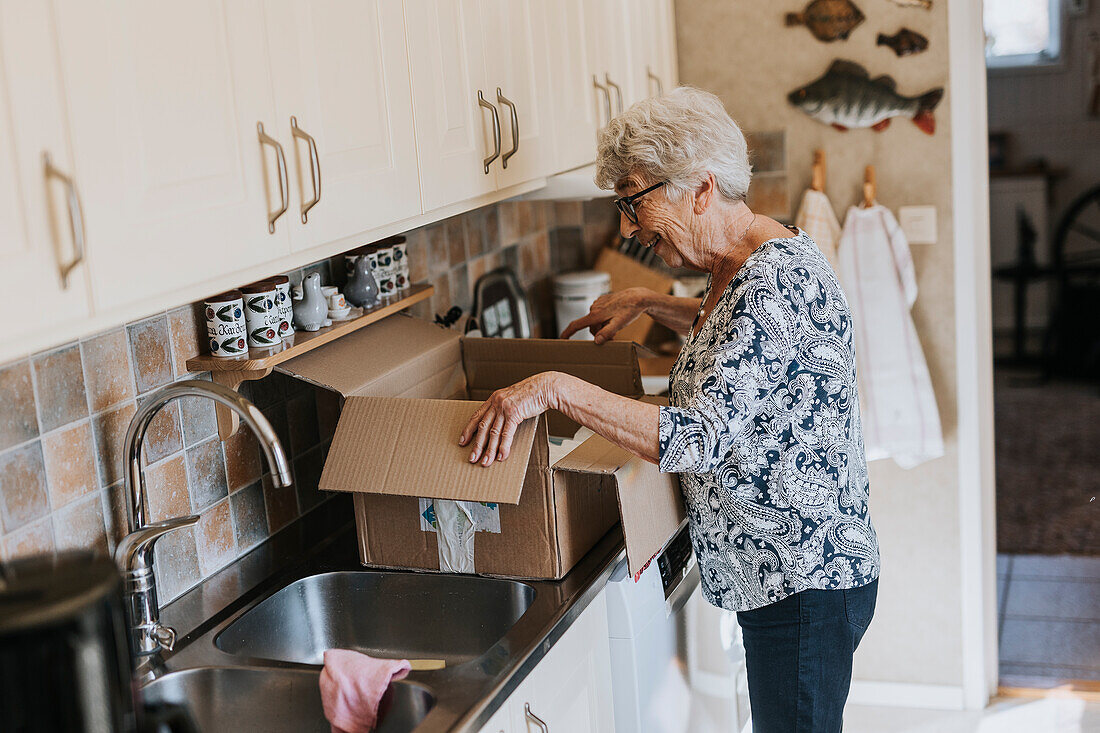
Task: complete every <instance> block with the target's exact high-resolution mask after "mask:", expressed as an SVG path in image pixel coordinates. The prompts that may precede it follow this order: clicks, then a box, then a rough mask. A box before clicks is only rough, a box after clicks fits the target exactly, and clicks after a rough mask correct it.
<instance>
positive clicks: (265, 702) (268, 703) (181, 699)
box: [142, 667, 435, 733]
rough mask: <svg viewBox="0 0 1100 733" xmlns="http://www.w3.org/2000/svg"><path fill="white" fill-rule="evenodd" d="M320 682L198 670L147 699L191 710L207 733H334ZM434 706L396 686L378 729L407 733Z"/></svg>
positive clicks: (151, 687) (306, 676)
mask: <svg viewBox="0 0 1100 733" xmlns="http://www.w3.org/2000/svg"><path fill="white" fill-rule="evenodd" d="M319 679H320V672H316V671H311V670H297V669H256V668H244V667H198V668H196V669H186V670H183V671H180V672H172V673H170V674H167V675H165V676H163V677H160V678H158V679H156V680H154V681H153V682H150V683H149V684H148V685H146V686H145V687H144V688H143V690H142V694H143V695H144V697H145V700H146V701H147V702H151V703H153V702H166V703H176V704H180V705H184V706H186V707H187V708H188V710H189V712H190V713H191V717H192V718H193V719H194V721H195V724H196V726H197V727H198V729H199V731H202V733H206V732H207V731H211V732H213V733H218V732H220V731H240V732H242V733H243V732H244V731H265V733H280V732H281V731H287V732H288V733H290V732H292V731H293V732H294V733H306V732H308V731H318V733H329V731H330V730H331V728H330V726H329V724H328V722H327V721H326V720H325V714H324V710H323V709H322V707H321V690H320V687H319ZM434 704H435V698H434V697H433V696H432V694H431V693H430V692H429V691H428V689H427V688H425V687H423V686H421V685H417V684H415V683H411V682H407V681H402V682H394V683H393V684H392V685H390V688H389V690H388V691H387V692H386V694H385V696H384V697H383V698H382V703H381V705H380V706H379V724H378V727H377V728H376V729H375V730H376V731H379V733H382V732H387V733H399V732H400V733H407V732H408V731H411V730H413V729H414V728H415V727H416V726H417V725H418V724H419V723H420V721H422V720H423V719H424V717H425V716H426V715H427V714H428V711H429V710H431V709H432V706H433V705H434Z"/></svg>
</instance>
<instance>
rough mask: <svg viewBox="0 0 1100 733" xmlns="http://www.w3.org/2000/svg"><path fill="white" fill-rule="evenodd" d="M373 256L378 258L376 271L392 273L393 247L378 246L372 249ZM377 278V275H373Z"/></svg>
mask: <svg viewBox="0 0 1100 733" xmlns="http://www.w3.org/2000/svg"><path fill="white" fill-rule="evenodd" d="M374 254H375V256H376V257H377V258H378V270H381V271H382V272H388V273H391V274H392V273H393V247H392V246H389V245H378V246H377V247H376V248H375V249H374ZM375 277H377V274H376V275H375Z"/></svg>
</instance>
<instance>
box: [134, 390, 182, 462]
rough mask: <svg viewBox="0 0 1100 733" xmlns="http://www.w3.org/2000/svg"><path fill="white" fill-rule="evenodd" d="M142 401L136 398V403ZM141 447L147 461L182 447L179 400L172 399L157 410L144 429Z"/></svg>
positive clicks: (152, 460)
mask: <svg viewBox="0 0 1100 733" xmlns="http://www.w3.org/2000/svg"><path fill="white" fill-rule="evenodd" d="M144 401H145V400H138V404H141V403H143V402H144ZM141 447H142V453H143V455H144V456H145V460H146V461H147V462H148V463H155V462H157V461H159V460H160V459H161V458H164V457H165V456H170V455H172V454H173V453H176V452H177V451H180V450H182V449H183V432H182V431H181V430H180V406H179V400H172V401H171V402H169V403H168V404H167V405H164V406H163V407H161V408H160V409H159V410H157V413H156V414H155V415H153V419H152V420H150V421H149V427H148V428H147V429H146V430H145V440H144V442H143V443H142V446H141Z"/></svg>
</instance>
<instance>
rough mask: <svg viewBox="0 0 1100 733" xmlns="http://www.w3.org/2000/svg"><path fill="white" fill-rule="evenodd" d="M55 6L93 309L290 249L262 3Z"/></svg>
mask: <svg viewBox="0 0 1100 733" xmlns="http://www.w3.org/2000/svg"><path fill="white" fill-rule="evenodd" d="M55 2H56V5H55V7H56V9H57V21H58V31H59V37H60V44H59V46H60V54H61V62H62V71H63V74H64V77H65V81H66V89H67V99H68V102H69V111H70V122H71V127H72V140H73V153H74V157H75V169H76V173H77V177H78V179H79V180H80V181H81V184H82V193H83V195H84V210H85V221H86V224H87V234H88V260H89V267H90V273H91V278H92V293H93V297H94V301H95V305H96V307H97V309H101V310H110V309H114V308H117V307H123V306H129V307H130V308H128V309H127V310H128V312H129V311H132V310H136V309H135V308H132V306H134V304H140V303H144V302H148V303H149V304H150V309H152V308H153V307H159V308H163V307H165V306H167V305H171V304H173V303H176V302H179V301H180V300H181V299H183V298H182V296H180V295H179V294H178V293H177V295H172V293H173V291H185V292H184V295H185V296H186V297H187V298H190V297H196V296H200V295H201V294H200V293H197V292H195V291H196V288H201V284H202V282H203V281H204V279H205V278H206V277H208V276H209V275H211V274H222V273H225V272H226V271H233V270H238V269H242V268H244V267H247V266H249V265H254V264H256V263H257V262H263V261H266V260H271V259H275V258H277V257H279V256H283V255H285V254H287V252H288V251H289V245H288V239H287V223H286V218H285V215H284V218H282V219H281V220H279V221H278V222H277V223H276V226H275V233H274V234H271V233H269V231H268V218H267V217H268V212H269V211H272V210H277V209H278V208H279V206H280V201H281V199H282V198H283V197H280V176H279V175H278V172H277V164H278V163H279V160H278V158H277V156H276V154H275V152H274V147H273V146H261V142H260V138H259V134H258V130H257V123H261V122H262V123H263V125H264V127H265V128H266V132H267V134H268V135H271V136H273V137H275V138H280V137H282V135H281V133H280V127H281V126H280V125H279V124H277V122H276V120H275V118H274V116H273V109H272V100H271V78H270V73H269V70H268V65H267V58H268V52H267V49H266V47H265V43H266V41H265V37H264V32H263V31H264V28H263V14H262V8H261V7H260V4H259V2H258V0H192V1H190V2H175V1H173V2H169V1H168V0H155V1H151V0H120V1H117V2H107V1H106V0H55ZM282 143H283V146H284V148H285V147H288V144H289V140H287V139H286V138H283V139H282ZM284 188H285V187H284ZM288 196H289V191H284V197H288Z"/></svg>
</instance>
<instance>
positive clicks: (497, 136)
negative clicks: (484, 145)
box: [477, 89, 500, 175]
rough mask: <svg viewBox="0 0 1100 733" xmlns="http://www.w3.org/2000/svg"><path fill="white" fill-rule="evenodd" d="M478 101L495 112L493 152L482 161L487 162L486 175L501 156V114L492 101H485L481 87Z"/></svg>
mask: <svg viewBox="0 0 1100 733" xmlns="http://www.w3.org/2000/svg"><path fill="white" fill-rule="evenodd" d="M477 103H478V104H480V105H481V106H482V107H486V108H488V109H489V111H490V112H492V113H493V154H492V155H490V156H489V157H488V158H486V159H485V160H483V161H482V162H483V163H484V164H485V175H488V174H489V164H490V163H492V162H493V161H494V160H496V159H497V158H499V157H500V115H499V114H497V108H496V107H495V106H493V104H492V103H491V102H487V101H485V95H483V94H482V93H481V90H480V89H478V90H477Z"/></svg>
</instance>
